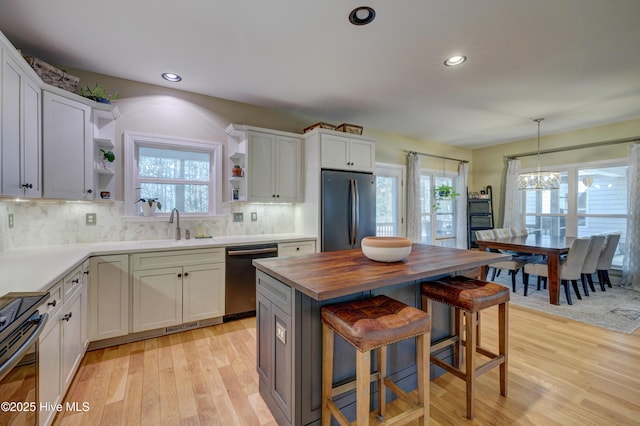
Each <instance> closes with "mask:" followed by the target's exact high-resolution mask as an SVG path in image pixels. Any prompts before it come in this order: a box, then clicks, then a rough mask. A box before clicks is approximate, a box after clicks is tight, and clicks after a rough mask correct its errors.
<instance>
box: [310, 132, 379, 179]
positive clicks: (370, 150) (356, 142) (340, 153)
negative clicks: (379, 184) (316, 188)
mask: <svg viewBox="0 0 640 426" xmlns="http://www.w3.org/2000/svg"><path fill="white" fill-rule="evenodd" d="M375 150H376V144H375V142H374V141H372V140H370V139H362V138H358V137H355V136H342V135H335V134H329V133H323V134H321V135H320V151H321V152H320V158H321V167H322V168H323V169H337V170H351V171H358V172H371V173H373V172H374V170H375V167H376V156H375Z"/></svg>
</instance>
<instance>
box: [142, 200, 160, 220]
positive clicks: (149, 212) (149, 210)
mask: <svg viewBox="0 0 640 426" xmlns="http://www.w3.org/2000/svg"><path fill="white" fill-rule="evenodd" d="M137 202H140V203H142V204H140V205H141V206H142V214H143V216H146V217H150V216H153V215H154V214H155V213H156V208H157V209H158V210H162V204H161V203H160V200H158V199H157V198H140V199H138V201H136V203H137Z"/></svg>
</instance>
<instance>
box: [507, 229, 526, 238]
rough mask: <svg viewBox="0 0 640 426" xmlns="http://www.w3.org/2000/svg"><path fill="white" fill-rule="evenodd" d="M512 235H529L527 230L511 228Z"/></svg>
mask: <svg viewBox="0 0 640 426" xmlns="http://www.w3.org/2000/svg"><path fill="white" fill-rule="evenodd" d="M511 235H513V236H514V237H526V236H527V235H529V231H528V230H527V228H511Z"/></svg>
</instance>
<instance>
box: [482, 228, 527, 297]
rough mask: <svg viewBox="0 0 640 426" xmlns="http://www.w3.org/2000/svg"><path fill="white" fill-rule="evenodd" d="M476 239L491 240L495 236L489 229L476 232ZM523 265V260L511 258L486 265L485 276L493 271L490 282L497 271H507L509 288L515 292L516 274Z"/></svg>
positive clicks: (494, 277)
mask: <svg viewBox="0 0 640 426" xmlns="http://www.w3.org/2000/svg"><path fill="white" fill-rule="evenodd" d="M476 239H477V240H493V239H495V235H494V233H493V230H491V229H486V230H482V231H476ZM525 263H526V262H525V261H524V260H521V259H515V258H511V260H503V261H501V262H495V263H491V264H489V265H487V269H486V271H487V275H488V274H489V269H493V275H491V280H495V279H496V274H497V273H498V271H499V270H500V269H506V270H507V271H509V274H510V275H511V287H512V290H513V291H514V292H515V291H516V274H517V273H518V271H519V270H520V269H522V267H523V266H524V264H525ZM482 279H487V277H482Z"/></svg>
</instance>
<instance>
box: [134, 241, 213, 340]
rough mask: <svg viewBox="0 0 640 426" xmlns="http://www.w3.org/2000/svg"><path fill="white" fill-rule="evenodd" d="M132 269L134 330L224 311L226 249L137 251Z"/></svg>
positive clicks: (192, 319) (205, 316)
mask: <svg viewBox="0 0 640 426" xmlns="http://www.w3.org/2000/svg"><path fill="white" fill-rule="evenodd" d="M160 266H162V267H160ZM132 269H133V273H132V277H133V281H132V285H131V298H132V301H131V302H132V331H133V332H134V333H136V332H140V331H146V330H153V329H158V328H163V327H171V326H175V325H179V324H182V323H186V322H192V321H198V320H202V319H209V318H217V317H222V316H223V315H224V249H222V248H220V249H196V250H181V251H175V252H171V251H169V252H149V253H136V254H134V255H132Z"/></svg>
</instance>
